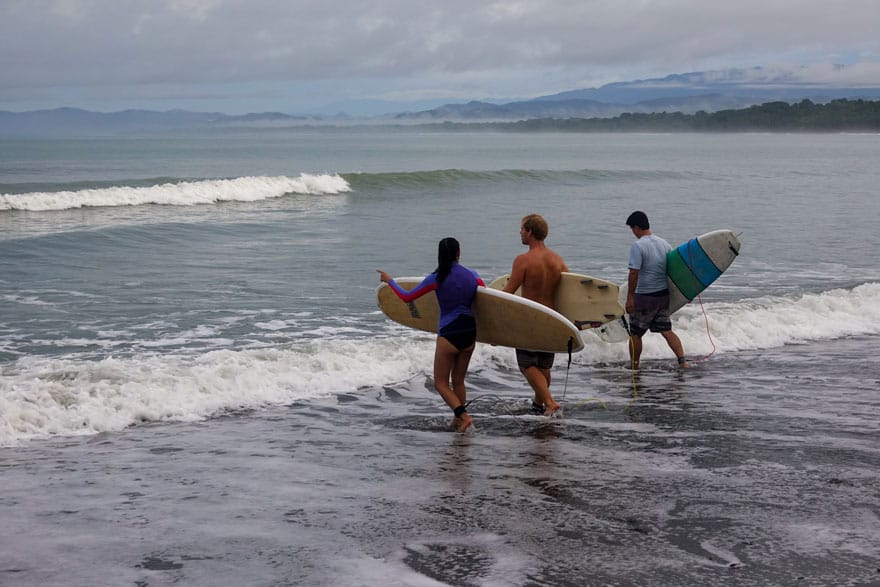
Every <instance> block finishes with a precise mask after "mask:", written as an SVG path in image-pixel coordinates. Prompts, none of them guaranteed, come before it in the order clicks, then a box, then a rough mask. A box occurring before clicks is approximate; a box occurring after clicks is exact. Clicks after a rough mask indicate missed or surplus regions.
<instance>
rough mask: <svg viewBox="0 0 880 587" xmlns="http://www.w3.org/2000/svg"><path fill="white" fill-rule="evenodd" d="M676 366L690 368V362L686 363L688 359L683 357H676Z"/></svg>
mask: <svg viewBox="0 0 880 587" xmlns="http://www.w3.org/2000/svg"><path fill="white" fill-rule="evenodd" d="M678 366H679V368H681V369H690V368H691V364H690V363H688V360H687V359H685V358H684V357H679V358H678Z"/></svg>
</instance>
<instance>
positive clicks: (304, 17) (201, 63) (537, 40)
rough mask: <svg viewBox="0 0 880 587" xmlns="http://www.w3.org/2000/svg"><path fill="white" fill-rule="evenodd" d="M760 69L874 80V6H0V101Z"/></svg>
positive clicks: (151, 1)
mask: <svg viewBox="0 0 880 587" xmlns="http://www.w3.org/2000/svg"><path fill="white" fill-rule="evenodd" d="M834 64H844V65H847V66H848V67H846V68H844V69H840V68H833V67H832V65H834ZM756 66H763V67H779V66H809V67H806V68H802V69H801V70H800V71H801V74H800V75H803V76H804V77H805V78H810V79H807V80H806V81H822V82H827V83H833V84H847V85H859V86H871V87H877V86H880V0H822V1H819V0H601V1H597V0H572V1H563V0H520V1H514V0H500V1H497V2H493V1H483V0H434V1H432V2H424V1H421V0H0V110H12V111H25V110H36V109H42V108H55V107H60V106H73V107H79V108H86V109H90V110H98V111H103V112H109V111H115V110H122V109H127V108H144V109H150V110H167V109H172V108H183V109H187V110H197V111H219V112H226V113H229V114H241V113H245V112H263V111H279V112H286V113H291V114H294V113H318V112H323V113H328V112H333V111H336V110H342V109H346V110H348V111H350V112H351V111H352V110H354V109H355V108H356V105H357V103H358V102H360V101H374V100H380V101H390V102H393V103H394V104H395V105H397V107H393V108H392V110H396V111H400V110H405V109H408V108H409V107H410V106H411V105H414V104H416V103H418V102H420V101H426V100H434V101H436V103H443V102H452V101H462V100H471V99H490V100H497V99H505V100H506V99H522V98H532V97H535V96H540V95H547V94H552V93H556V92H560V91H565V90H572V89H580V88H591V87H598V86H601V85H603V84H606V83H609V82H615V81H629V80H635V79H647V78H654V77H663V76H666V75H668V74H672V73H686V72H691V71H706V70H722V69H725V68H729V67H745V68H752V67H756Z"/></svg>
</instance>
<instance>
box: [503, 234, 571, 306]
mask: <svg viewBox="0 0 880 587" xmlns="http://www.w3.org/2000/svg"><path fill="white" fill-rule="evenodd" d="M563 271H568V267H567V266H566V265H565V261H563V260H562V257H560V256H559V254H557V253H556V252H555V251H553V250H552V249H550V248H548V247H547V246H545V245H544V243H543V242H540V241H538V242H533V243H530V244H529V251H528V252H527V253H523V254H522V255H518V256H517V257H516V259H514V261H513V269H512V270H511V273H510V279H509V280H508V282H507V286H506V287H505V288H504V291H508V292H514V291H516V290H517V289H518V288H519V287H522V296H523V297H524V298H528V299H530V300H534V301H536V302H539V303H541V304H544V305H545V306H549V307H550V308H554V309H555V303H554V301H553V300H554V294H555V293H556V286H558V285H559V281H560V280H561V279H562V272H563Z"/></svg>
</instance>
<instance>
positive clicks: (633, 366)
mask: <svg viewBox="0 0 880 587" xmlns="http://www.w3.org/2000/svg"><path fill="white" fill-rule="evenodd" d="M630 367H631V368H632V370H633V371H638V370H639V362H638V361H633V362H632V363H630Z"/></svg>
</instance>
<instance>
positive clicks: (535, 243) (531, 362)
mask: <svg viewBox="0 0 880 587" xmlns="http://www.w3.org/2000/svg"><path fill="white" fill-rule="evenodd" d="M547 233H548V228H547V221H546V220H544V218H543V217H542V216H541V215H540V214H529V215H528V216H525V217H524V218H523V219H522V222H521V223H520V229H519V235H520V238H521V240H522V244H524V245H527V246H528V247H529V250H528V252H527V253H523V254H522V255H519V256H517V258H516V259H514V260H513V269H512V270H511V271H510V279H508V281H507V285H505V286H504V291H506V292H507V293H513V292H515V291H516V290H517V289H519V288H520V287H522V296H523V297H524V298H528V299H530V300H534V301H536V302H539V303H541V304H544V305H545V306H548V307H550V308H553V309H554V310H555V309H556V308H555V306H554V303H553V299H554V294H555V293H556V286H558V285H559V282H560V280H561V279H562V272H563V271H568V267H567V266H566V264H565V261H563V260H562V257H560V256H559V255H558V254H557V253H556V252H554V251H553V250H551V249H550V248H548V247H547V246H546V245H545V244H544V239H545V238H547ZM553 359H554V355H553V353H542V352H534V351H527V350H523V349H516V362H517V364H518V365H519V369H520V371H522V373H523V375H525V377H526V381H528V382H529V385H531V386H532V390H534V392H535V399H534V400H533V401H532V407H533V408H534V409H535V410H536V411H538V412H541V413H544V414H546V415H548V416H552V415H553V414H555V413H556V412H557V411H558V410H559V408H560V405H559V404H558V403H557V402H556V400H554V399H553V396H552V395H550V369H551V368H552V367H553Z"/></svg>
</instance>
